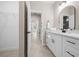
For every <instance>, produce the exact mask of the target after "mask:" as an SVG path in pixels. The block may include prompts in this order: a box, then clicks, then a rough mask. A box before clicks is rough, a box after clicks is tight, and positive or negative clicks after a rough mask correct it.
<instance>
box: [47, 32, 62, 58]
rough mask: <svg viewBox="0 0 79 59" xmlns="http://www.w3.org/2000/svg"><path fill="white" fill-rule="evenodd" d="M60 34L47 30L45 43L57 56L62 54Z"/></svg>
mask: <svg viewBox="0 0 79 59" xmlns="http://www.w3.org/2000/svg"><path fill="white" fill-rule="evenodd" d="M61 42H62V40H61V36H59V35H56V34H53V33H50V32H47V38H46V44H47V46H48V47H49V49H50V50H51V51H52V52H53V53H54V54H55V56H57V57H61V56H62V43H61Z"/></svg>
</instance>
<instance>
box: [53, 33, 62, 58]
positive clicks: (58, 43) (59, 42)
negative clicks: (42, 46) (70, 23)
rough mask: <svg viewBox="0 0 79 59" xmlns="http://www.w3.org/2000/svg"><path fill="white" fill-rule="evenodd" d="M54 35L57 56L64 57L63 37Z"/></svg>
mask: <svg viewBox="0 0 79 59" xmlns="http://www.w3.org/2000/svg"><path fill="white" fill-rule="evenodd" d="M53 35H54V39H55V49H56V50H55V55H56V56H57V57H61V56H62V53H63V52H62V48H63V47H62V36H60V35H57V34H53Z"/></svg>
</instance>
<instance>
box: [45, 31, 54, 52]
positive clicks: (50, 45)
mask: <svg viewBox="0 0 79 59" xmlns="http://www.w3.org/2000/svg"><path fill="white" fill-rule="evenodd" d="M52 37H53V35H52V34H51V33H50V32H48V33H47V38H46V45H47V46H48V48H49V49H50V50H51V51H52V52H53V53H55V40H54V38H52Z"/></svg>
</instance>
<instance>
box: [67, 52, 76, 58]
mask: <svg viewBox="0 0 79 59" xmlns="http://www.w3.org/2000/svg"><path fill="white" fill-rule="evenodd" d="M66 52H67V53H68V54H69V55H71V56H72V57H75V55H73V54H71V53H70V52H68V51H66Z"/></svg>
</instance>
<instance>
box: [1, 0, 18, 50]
mask: <svg viewBox="0 0 79 59" xmlns="http://www.w3.org/2000/svg"><path fill="white" fill-rule="evenodd" d="M18 48H19V2H13V1H12V2H10V1H7V2H6V1H4V2H3V1H2V2H0V50H13V49H18Z"/></svg>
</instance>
